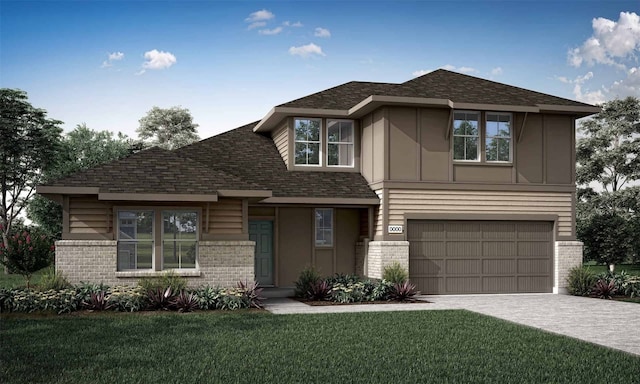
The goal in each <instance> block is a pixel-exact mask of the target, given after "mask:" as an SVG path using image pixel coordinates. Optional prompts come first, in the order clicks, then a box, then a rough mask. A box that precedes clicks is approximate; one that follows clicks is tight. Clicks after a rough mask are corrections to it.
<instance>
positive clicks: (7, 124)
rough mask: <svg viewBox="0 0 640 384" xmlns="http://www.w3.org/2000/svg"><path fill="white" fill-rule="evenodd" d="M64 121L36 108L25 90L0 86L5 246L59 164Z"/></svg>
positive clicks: (0, 216) (0, 211) (0, 208)
mask: <svg viewBox="0 0 640 384" xmlns="http://www.w3.org/2000/svg"><path fill="white" fill-rule="evenodd" d="M61 123H62V122H60V121H57V120H52V119H49V118H47V113H46V112H45V111H44V110H42V109H37V108H34V107H33V106H32V105H31V104H30V103H29V102H28V98H27V94H26V92H24V91H21V90H18V89H8V88H2V89H0V138H1V140H0V157H1V159H0V195H1V196H0V198H1V201H0V227H1V228H2V230H1V232H2V243H3V247H4V248H7V247H8V246H9V236H10V234H11V233H12V227H13V225H14V222H15V221H16V219H18V217H19V215H20V214H21V213H22V211H23V209H24V208H25V207H26V202H27V201H29V199H30V198H31V197H32V196H33V194H34V193H35V187H36V185H37V184H38V183H40V181H41V180H42V176H43V173H44V172H46V171H47V170H49V169H51V167H53V166H54V165H55V159H56V156H55V155H56V153H58V150H59V145H60V134H61V132H62V129H61V128H60V127H59V125H60V124H61Z"/></svg>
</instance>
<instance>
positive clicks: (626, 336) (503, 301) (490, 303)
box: [424, 294, 640, 355]
mask: <svg viewBox="0 0 640 384" xmlns="http://www.w3.org/2000/svg"><path fill="white" fill-rule="evenodd" d="M424 297H425V298H426V299H427V300H429V301H431V302H433V303H436V304H437V305H438V307H443V306H445V307H450V308H459V309H467V310H469V311H473V312H478V313H482V314H484V315H489V316H493V317H497V318H499V319H503V320H508V321H512V322H514V323H518V324H523V325H528V326H530V327H534V328H539V329H543V330H545V331H548V332H553V333H557V334H560V335H566V336H570V337H573V338H576V339H580V340H584V341H589V342H591V343H595V344H600V345H603V346H605V347H609V348H614V349H619V350H622V351H625V352H629V353H633V354H636V355H640V304H636V303H625V302H620V301H613V300H600V299H591V298H585V297H576V296H568V295H553V294H531V295H526V294H520V295H465V296H457V295H456V296H424Z"/></svg>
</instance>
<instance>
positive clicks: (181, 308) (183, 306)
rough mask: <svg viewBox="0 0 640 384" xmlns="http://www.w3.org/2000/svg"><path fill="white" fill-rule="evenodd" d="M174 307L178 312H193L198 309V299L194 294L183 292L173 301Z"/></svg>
mask: <svg viewBox="0 0 640 384" xmlns="http://www.w3.org/2000/svg"><path fill="white" fill-rule="evenodd" d="M173 306H174V307H175V308H176V309H177V310H178V312H193V311H194V310H196V309H198V297H197V296H196V295H195V294H194V293H189V292H187V291H185V290H182V291H180V293H178V295H177V296H175V298H174V299H173Z"/></svg>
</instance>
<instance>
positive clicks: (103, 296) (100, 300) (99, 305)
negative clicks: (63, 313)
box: [82, 291, 115, 311]
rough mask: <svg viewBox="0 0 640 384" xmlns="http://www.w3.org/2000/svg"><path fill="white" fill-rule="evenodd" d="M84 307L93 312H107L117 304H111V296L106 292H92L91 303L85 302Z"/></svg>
mask: <svg viewBox="0 0 640 384" xmlns="http://www.w3.org/2000/svg"><path fill="white" fill-rule="evenodd" d="M82 306H83V307H84V308H87V309H90V310H93V311H106V310H108V309H111V308H113V307H114V306H115V304H114V303H110V302H109V296H108V293H107V292H106V291H99V292H91V294H90V295H89V301H83V302H82Z"/></svg>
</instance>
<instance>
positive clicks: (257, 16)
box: [244, 9, 276, 23]
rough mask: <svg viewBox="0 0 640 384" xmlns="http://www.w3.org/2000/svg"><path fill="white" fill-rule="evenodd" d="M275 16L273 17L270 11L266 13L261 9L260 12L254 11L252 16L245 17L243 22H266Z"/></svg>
mask: <svg viewBox="0 0 640 384" xmlns="http://www.w3.org/2000/svg"><path fill="white" fill-rule="evenodd" d="M275 16H276V15H274V14H273V13H271V12H270V11H267V10H266V9H262V10H260V11H255V12H253V13H252V14H250V15H249V17H247V18H246V19H244V21H246V22H247V23H254V22H256V21H266V20H271V19H273V18H274V17H275Z"/></svg>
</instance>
